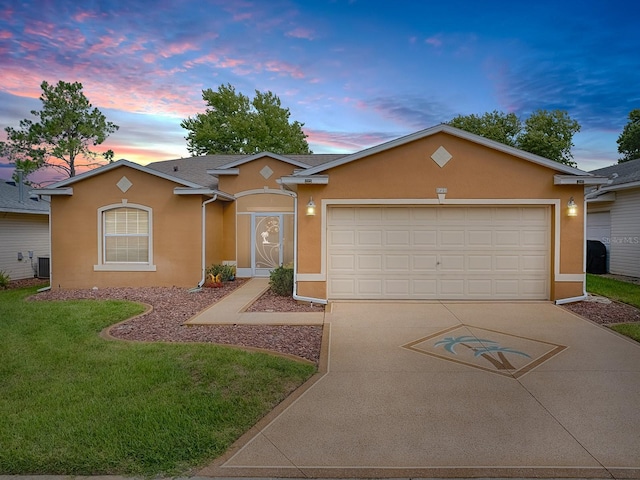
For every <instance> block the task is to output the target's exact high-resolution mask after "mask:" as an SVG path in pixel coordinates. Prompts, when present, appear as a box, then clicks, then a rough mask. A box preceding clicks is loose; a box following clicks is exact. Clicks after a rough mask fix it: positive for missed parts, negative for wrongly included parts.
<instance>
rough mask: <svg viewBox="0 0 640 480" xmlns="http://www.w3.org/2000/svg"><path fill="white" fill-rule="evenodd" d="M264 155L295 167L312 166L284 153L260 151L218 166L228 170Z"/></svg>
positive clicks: (220, 168) (219, 168)
mask: <svg viewBox="0 0 640 480" xmlns="http://www.w3.org/2000/svg"><path fill="white" fill-rule="evenodd" d="M264 157H269V158H273V159H275V160H279V161H281V162H283V163H288V164H290V165H293V166H294V167H299V168H305V169H306V168H310V167H311V165H309V164H307V163H303V162H301V161H299V160H296V159H294V158H291V157H287V156H284V155H278V154H277V153H271V152H260V153H256V154H254V155H249V156H244V157H242V158H239V159H237V160H235V161H232V162H229V163H227V164H225V165H222V166H220V167H218V168H217V170H226V169H228V168H234V167H239V166H240V165H243V164H245V163H249V162H253V161H254V160H259V159H261V158H264Z"/></svg>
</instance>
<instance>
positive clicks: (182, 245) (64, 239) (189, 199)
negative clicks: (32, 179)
mask: <svg viewBox="0 0 640 480" xmlns="http://www.w3.org/2000/svg"><path fill="white" fill-rule="evenodd" d="M123 176H126V177H127V178H128V179H129V180H130V181H131V182H132V184H133V185H132V186H131V188H130V189H129V190H127V192H126V193H123V192H122V191H120V189H119V188H118V187H117V186H116V183H117V182H118V181H119V180H120V179H121V178H122V177H123ZM176 186H178V185H177V184H175V183H173V182H171V181H168V180H164V179H161V178H159V177H156V176H152V175H149V174H146V173H144V172H140V171H138V170H134V169H131V168H128V167H126V166H121V167H118V168H115V169H113V170H110V171H107V172H104V173H102V174H100V175H95V176H93V177H90V178H87V179H84V180H81V181H78V182H76V183H74V184H73V185H72V187H73V195H72V196H54V197H52V202H51V212H52V225H51V244H52V245H51V247H52V260H51V268H52V276H53V277H52V287H53V288H91V287H94V286H96V287H99V288H100V287H107V286H141V285H157V286H172V285H176V286H195V285H196V284H197V283H198V281H199V280H200V278H201V263H202V261H201V255H202V252H201V247H200V245H201V218H202V217H201V205H202V201H203V197H201V196H199V195H185V196H183V195H174V193H173V189H174V187H176ZM123 199H126V200H127V202H128V203H129V204H140V205H144V206H146V207H150V208H152V209H153V248H154V255H153V260H154V264H155V265H156V271H155V272H103V271H94V268H93V267H94V265H96V264H97V263H98V209H99V208H101V207H104V206H106V205H110V204H118V203H121V202H122V200H123ZM210 208H211V206H210ZM215 208H217V207H213V208H212V210H213V209H215ZM214 225H215V222H214V221H212V222H211V226H212V227H214ZM215 250H216V248H215V247H214V248H213V249H212V250H211V252H215ZM211 258H212V259H213V258H215V255H214V254H213V253H212V257H211Z"/></svg>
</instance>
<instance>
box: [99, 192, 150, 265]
mask: <svg viewBox="0 0 640 480" xmlns="http://www.w3.org/2000/svg"><path fill="white" fill-rule="evenodd" d="M152 231H153V229H152V211H151V209H150V208H148V207H144V206H142V205H134V204H127V203H123V204H117V205H108V206H106V207H102V208H100V209H99V210H98V232H99V234H98V265H95V266H94V270H120V271H126V270H155V266H154V265H152V263H153V243H152Z"/></svg>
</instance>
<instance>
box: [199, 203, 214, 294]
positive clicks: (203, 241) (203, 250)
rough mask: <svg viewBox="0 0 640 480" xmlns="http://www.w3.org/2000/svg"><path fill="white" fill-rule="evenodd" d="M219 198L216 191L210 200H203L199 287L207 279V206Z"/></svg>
mask: <svg viewBox="0 0 640 480" xmlns="http://www.w3.org/2000/svg"><path fill="white" fill-rule="evenodd" d="M217 199H218V194H217V193H216V194H215V195H214V196H213V198H210V199H209V200H206V201H205V202H202V278H201V279H200V282H199V283H198V288H200V287H202V285H204V281H205V278H204V276H205V272H206V269H207V265H206V261H207V258H206V256H205V254H206V240H207V235H206V233H205V231H206V230H205V227H206V226H207V220H206V218H207V217H206V207H207V204H209V203H211V202H215V201H216V200H217Z"/></svg>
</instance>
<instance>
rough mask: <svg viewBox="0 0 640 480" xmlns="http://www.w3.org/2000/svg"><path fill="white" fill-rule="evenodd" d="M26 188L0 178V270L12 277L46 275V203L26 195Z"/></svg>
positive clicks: (47, 223) (47, 207)
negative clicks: (41, 266) (39, 270)
mask: <svg viewBox="0 0 640 480" xmlns="http://www.w3.org/2000/svg"><path fill="white" fill-rule="evenodd" d="M28 188H29V187H27V186H26V185H23V186H22V187H20V186H16V184H15V183H14V182H5V181H0V271H3V272H4V273H6V274H8V275H9V278H10V279H11V280H20V279H23V278H33V277H34V276H36V275H38V259H39V258H42V261H41V263H42V265H44V266H46V267H47V268H46V269H45V268H43V271H42V272H40V273H41V274H42V276H44V277H48V276H49V272H48V257H49V252H50V250H49V202H47V201H44V200H40V199H39V198H38V197H37V196H35V197H33V196H30V195H29V190H28Z"/></svg>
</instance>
